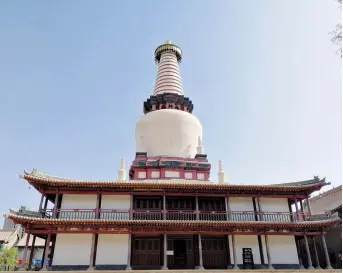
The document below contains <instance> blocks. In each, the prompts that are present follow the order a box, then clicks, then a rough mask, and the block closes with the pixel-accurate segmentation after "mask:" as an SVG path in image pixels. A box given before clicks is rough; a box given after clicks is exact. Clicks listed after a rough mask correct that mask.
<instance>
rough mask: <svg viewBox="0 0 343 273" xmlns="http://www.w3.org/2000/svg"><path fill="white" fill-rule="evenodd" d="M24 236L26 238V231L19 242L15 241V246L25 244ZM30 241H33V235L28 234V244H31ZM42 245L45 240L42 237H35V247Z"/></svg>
mask: <svg viewBox="0 0 343 273" xmlns="http://www.w3.org/2000/svg"><path fill="white" fill-rule="evenodd" d="M26 238H27V233H25V235H24V236H23V238H21V239H20V240H19V242H18V243H17V245H16V246H18V247H24V246H25V244H26ZM32 241H33V236H30V239H29V246H32ZM44 245H45V240H44V239H42V238H39V237H36V241H35V247H38V246H44Z"/></svg>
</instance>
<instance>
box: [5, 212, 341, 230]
mask: <svg viewBox="0 0 343 273" xmlns="http://www.w3.org/2000/svg"><path fill="white" fill-rule="evenodd" d="M8 218H10V219H12V220H13V221H14V222H16V223H20V224H41V225H54V226H73V225H81V226H89V225H93V226H95V225H97V226H101V225H105V226H108V225H111V226H121V227H124V226H126V227H133V226H159V227H160V226H188V227H199V226H203V227H205V226H206V227H253V228H254V227H255V228H263V227H266V228H267V227H268V228H273V227H275V228H320V227H329V226H332V225H335V224H336V223H339V222H341V219H339V218H334V219H327V220H321V221H303V222H265V221H261V222H257V221H179V220H103V219H99V220H83V219H82V220H69V219H50V218H34V217H25V216H18V215H13V214H10V215H9V216H8Z"/></svg>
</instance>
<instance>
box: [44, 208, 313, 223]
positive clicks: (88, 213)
mask: <svg viewBox="0 0 343 273" xmlns="http://www.w3.org/2000/svg"><path fill="white" fill-rule="evenodd" d="M53 215H54V214H53V210H45V211H42V217H43V218H57V219H68V220H77V219H82V220H93V219H101V220H130V219H132V220H164V219H165V220H176V221H196V220H200V221H242V222H246V221H265V222H300V221H305V220H307V219H308V214H307V213H295V212H261V213H260V212H255V211H228V212H218V211H209V212H208V211H200V212H199V213H197V211H192V210H191V211H190V210H169V211H163V210H131V211H130V210H115V209H58V210H57V211H56V217H53Z"/></svg>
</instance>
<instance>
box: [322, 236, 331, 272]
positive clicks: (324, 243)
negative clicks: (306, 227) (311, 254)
mask: <svg viewBox="0 0 343 273" xmlns="http://www.w3.org/2000/svg"><path fill="white" fill-rule="evenodd" d="M321 237H322V245H323V248H324V254H325V262H326V269H332V266H331V262H330V257H329V252H328V248H327V245H326V241H325V235H324V233H322V235H321Z"/></svg>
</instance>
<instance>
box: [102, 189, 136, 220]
mask: <svg viewBox="0 0 343 273" xmlns="http://www.w3.org/2000/svg"><path fill="white" fill-rule="evenodd" d="M101 209H113V210H118V211H119V212H117V213H115V212H101V213H100V219H109V220H124V219H129V213H128V212H126V213H124V211H128V210H130V195H103V196H102V199H101ZM120 211H123V213H120Z"/></svg>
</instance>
